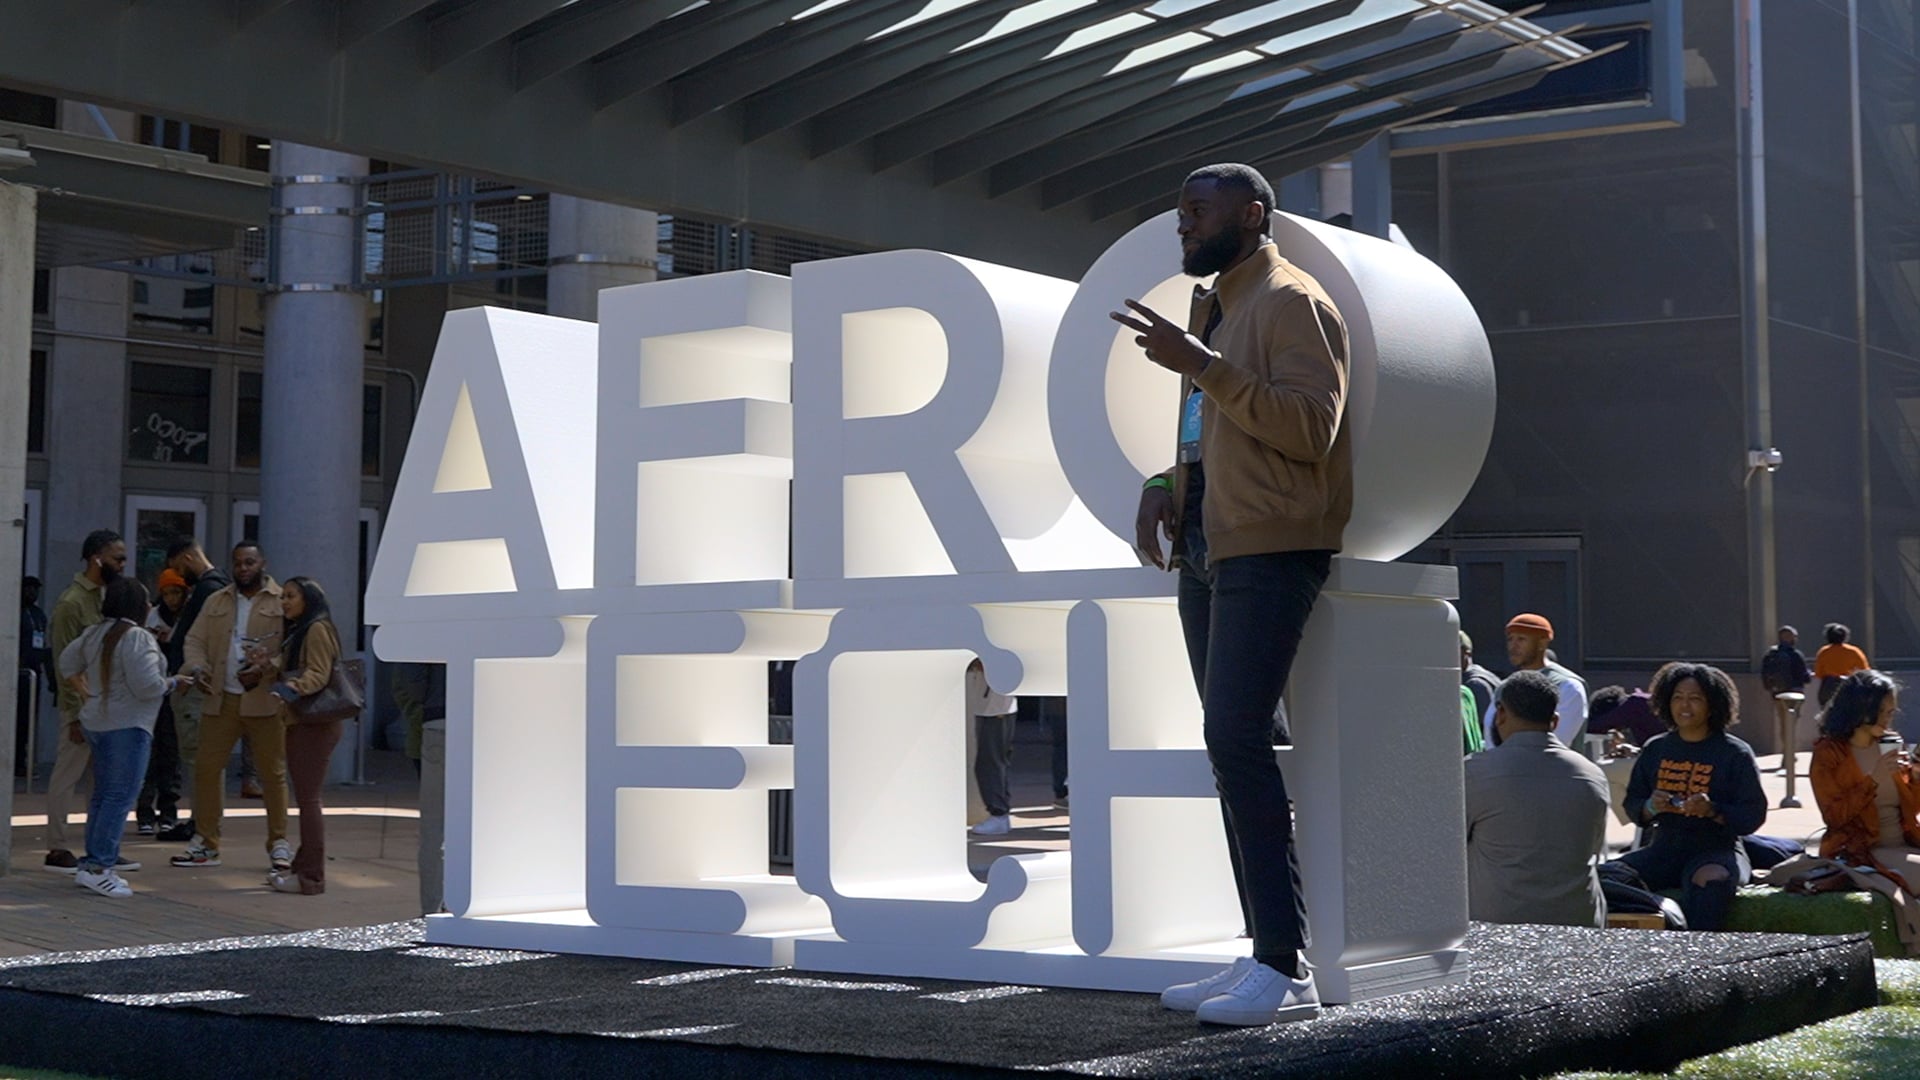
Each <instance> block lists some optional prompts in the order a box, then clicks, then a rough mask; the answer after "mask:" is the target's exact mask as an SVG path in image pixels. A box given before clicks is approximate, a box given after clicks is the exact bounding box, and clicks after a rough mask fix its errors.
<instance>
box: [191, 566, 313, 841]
mask: <svg viewBox="0 0 1920 1080" xmlns="http://www.w3.org/2000/svg"><path fill="white" fill-rule="evenodd" d="M266 571H267V558H266V555H265V554H264V553H263V552H261V550H260V545H259V544H256V543H254V542H253V541H251V540H243V541H241V542H240V543H239V544H236V545H235V546H234V549H233V584H231V585H229V586H227V587H226V588H224V589H221V590H220V591H219V592H216V593H214V594H213V595H212V596H209V597H207V602H206V605H205V606H204V607H202V608H201V609H200V617H199V618H197V619H195V620H194V622H193V628H192V629H191V630H189V631H188V632H187V643H186V651H185V659H184V662H183V664H182V667H181V670H182V672H183V673H190V674H193V675H195V676H198V677H199V678H200V680H201V683H200V685H201V686H202V688H203V689H204V692H205V693H206V695H207V700H206V712H205V713H204V715H202V716H201V718H200V746H199V748H198V750H196V751H195V754H194V772H193V820H194V825H195V827H196V828H197V829H198V831H199V835H198V836H196V837H194V839H193V841H192V842H191V843H189V844H188V845H187V850H186V851H184V852H182V853H181V854H179V855H175V856H174V857H173V859H172V860H171V861H172V863H173V865H175V866H184V867H203V866H219V865H220V818H221V814H222V813H223V812H224V809H225V802H224V800H225V796H226V784H225V776H224V770H225V768H226V764H227V758H228V757H229V756H231V755H232V753H233V744H234V743H235V742H237V741H239V739H240V736H241V734H242V733H243V732H244V733H245V734H246V736H247V739H248V740H249V741H250V742H252V743H253V755H254V763H255V766H256V767H257V768H258V769H259V771H260V783H261V786H262V787H263V788H265V789H266V803H267V854H268V857H269V859H270V860H271V861H272V864H273V869H275V870H285V869H287V868H288V867H290V866H292V865H293V852H292V850H291V849H290V848H289V847H288V845H287V735H286V725H285V722H284V721H283V720H282V719H281V716H280V710H281V704H280V700H279V699H278V698H276V697H274V696H273V693H272V689H273V681H274V676H275V674H276V669H277V667H278V663H279V662H278V659H277V658H278V656H279V655H280V632H281V629H282V626H283V616H282V613H281V610H280V586H279V585H278V584H277V583H276V582H275V581H274V580H273V579H272V578H270V577H268V576H267V572H266Z"/></svg>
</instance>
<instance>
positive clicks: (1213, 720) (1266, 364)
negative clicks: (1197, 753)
mask: <svg viewBox="0 0 1920 1080" xmlns="http://www.w3.org/2000/svg"><path fill="white" fill-rule="evenodd" d="M1273 206H1274V199H1273V188H1272V187H1271V186H1270V185H1269V184H1268V183H1267V181H1266V179H1265V178H1264V177H1262V176H1261V175H1260V174H1259V173H1258V172H1257V171H1255V170H1254V169H1252V168H1249V167H1248V166H1245V165H1238V164H1221V165H1210V166H1207V167H1206V168H1203V169H1198V170H1195V171H1194V172H1193V173H1192V174H1191V175H1190V176H1188V177H1187V182H1186V185H1185V186H1184V187H1183V188H1182V189H1181V193H1180V205H1179V214H1178V217H1179V236H1180V248H1181V268H1182V269H1183V270H1185V271H1186V272H1187V274H1189V275H1191V276H1193V277H1197V278H1198V277H1207V276H1213V285H1212V287H1211V288H1207V289H1202V290H1199V291H1198V292H1197V294H1196V295H1195V297H1194V302H1193V307H1192V310H1191V312H1190V313H1189V319H1188V322H1187V323H1186V325H1184V326H1182V325H1181V324H1180V323H1178V322H1175V321H1173V320H1171V319H1167V318H1165V317H1163V316H1161V315H1160V314H1159V313H1158V312H1155V311H1153V310H1152V309H1150V308H1148V307H1147V306H1146V305H1144V304H1141V303H1139V302H1138V301H1134V300H1128V301H1127V305H1128V307H1129V308H1131V309H1132V314H1125V313H1120V312H1115V313H1114V316H1113V318H1114V319H1115V321H1117V322H1119V323H1120V324H1122V325H1124V326H1126V327H1128V328H1130V329H1132V330H1134V331H1137V332H1138V334H1139V336H1138V337H1136V338H1135V339H1134V340H1135V342H1136V343H1138V344H1139V345H1140V347H1141V348H1142V349H1144V350H1145V352H1146V354H1147V359H1149V360H1151V361H1153V362H1154V363H1156V364H1159V365H1160V366H1162V367H1164V368H1167V369H1168V370H1170V371H1173V372H1175V373H1177V374H1179V375H1180V376H1181V381H1182V387H1181V389H1182V403H1181V423H1180V438H1179V443H1178V453H1177V458H1176V460H1177V461H1178V464H1177V465H1176V466H1175V467H1174V468H1173V469H1171V470H1169V471H1168V472H1166V473H1164V474H1162V475H1160V476H1156V477H1153V478H1152V479H1150V480H1148V481H1147V484H1146V487H1145V488H1144V489H1143V490H1142V492H1141V497H1140V511H1139V516H1138V518H1137V520H1136V522H1135V527H1136V530H1137V533H1138V535H1137V537H1136V543H1137V544H1138V546H1139V548H1140V554H1141V557H1142V558H1143V559H1145V560H1146V561H1149V562H1151V563H1153V564H1154V565H1156V566H1163V567H1165V566H1169V560H1168V559H1167V557H1166V556H1165V555H1163V554H1162V552H1161V549H1160V534H1161V533H1162V532H1164V533H1165V534H1166V535H1167V536H1168V537H1169V538H1170V539H1172V541H1173V559H1172V561H1171V562H1172V566H1173V567H1176V568H1177V569H1178V570H1179V572H1180V584H1179V607H1180V623H1181V627H1182V629H1183V630H1184V631H1185V635H1186V645H1187V656H1188V660H1189V662H1190V664H1191V666H1192V668H1193V676H1194V684H1195V685H1196V686H1197V687H1198V688H1199V690H1200V697H1201V706H1202V711H1203V713H1204V717H1205V719H1204V723H1205V734H1206V743H1207V758H1208V760H1209V761H1210V762H1211V763H1212V765H1213V775H1214V779H1215V781H1216V782H1217V783H1218V785H1219V788H1220V802H1221V808H1222V811H1223V813H1224V815H1225V818H1226V825H1227V848H1228V854H1229V856H1230V857H1231V858H1232V861H1233V870H1234V878H1235V880H1236V881H1237V882H1238V883H1239V886H1240V894H1241V909H1242V911H1243V912H1244V913H1245V915H1246V916H1247V924H1248V929H1249V930H1250V931H1251V932H1252V936H1253V956H1252V957H1250V958H1247V959H1244V960H1242V961H1241V962H1239V963H1236V964H1235V965H1233V966H1232V967H1229V968H1227V969H1226V970H1224V971H1222V972H1220V973H1219V974H1217V975H1214V976H1211V977H1209V978H1206V979H1202V980H1200V981H1198V982H1194V983H1182V984H1181V985H1179V986H1175V987H1171V988H1169V989H1168V990H1167V991H1166V992H1165V993H1164V994H1162V995H1161V999H1160V1000H1161V1003H1162V1004H1163V1005H1165V1006H1166V1007H1167V1008H1170V1009H1178V1010H1182V1011H1192V1012H1194V1013H1196V1014H1197V1015H1198V1017H1199V1018H1200V1020H1201V1021H1202V1022H1205V1023H1215V1024H1236V1025H1246V1026H1252V1025H1260V1024H1270V1023H1273V1022H1275V1021H1276V1020H1303V1019H1307V1018H1310V1017H1313V1016H1317V1015H1319V1012H1320V1001H1319V994H1318V991H1317V990H1316V989H1315V987H1314V984H1313V973H1312V972H1311V971H1310V970H1309V969H1308V968H1307V967H1306V963H1305V960H1304V959H1303V958H1302V957H1301V955H1300V953H1301V951H1302V950H1303V949H1305V948H1306V945H1307V924H1306V914H1305V912H1304V910H1303V909H1302V903H1301V896H1300V882H1299V864H1298V862H1297V860H1296V859H1295V856H1294V849H1293V823H1292V818H1291V814H1290V813H1289V804H1288V799H1287V787H1286V783H1285V781H1284V780H1283V779H1282V778H1281V776H1280V769H1279V766H1278V765H1277V764H1276V763H1275V761H1274V756H1273V715H1274V709H1275V707H1276V706H1277V705H1278V703H1279V701H1280V696H1281V693H1282V691H1284V690H1285V689H1286V685H1287V675H1288V673H1289V670H1290V669H1291V668H1292V666H1293V660H1294V656H1295V654H1296V653H1297V652H1298V650H1299V648H1300V638H1301V634H1302V632H1303V630H1304V629H1305V627H1306V624H1307V617H1308V615H1309V614H1310V613H1311V612H1312V610H1313V605H1314V601H1315V600H1316V599H1317V598H1318V597H1319V595H1320V589H1321V587H1322V586H1323V585H1325V584H1326V581H1327V576H1328V573H1329V571H1330V568H1331V565H1332V558H1333V556H1334V554H1335V553H1337V552H1338V551H1339V550H1340V545H1341V543H1342V541H1343V539H1344V533H1345V529H1346V524H1347V520H1348V518H1350V517H1351V516H1352V511H1353V455H1352V448H1351V445H1350V439H1351V436H1350V434H1349V431H1348V426H1347V425H1346V424H1345V423H1344V422H1343V421H1344V418H1345V412H1346V400H1347V377H1348V370H1347V330H1346V324H1345V323H1344V322H1342V321H1341V318H1340V313H1339V312H1338V311H1337V310H1336V309H1335V307H1334V305H1333V301H1332V299H1331V298H1330V297H1329V296H1328V295H1327V292H1326V290H1325V289H1324V288H1322V287H1321V285H1320V283H1319V282H1317V281H1315V280H1314V279H1313V278H1312V277H1311V276H1309V275H1308V274H1306V273H1305V272H1304V271H1302V270H1301V269H1300V268H1299V267H1297V266H1295V265H1293V264H1292V263H1290V262H1288V261H1287V260H1286V259H1285V258H1283V257H1282V256H1281V253H1280V251H1279V249H1278V248H1277V247H1276V246H1275V245H1274V242H1273V239H1272V237H1271V235H1270V234H1269V226H1270V223H1271V220H1270V219H1271V217H1272V214H1273ZM1325 719H1328V720H1331V719H1332V718H1331V717H1328V718H1325Z"/></svg>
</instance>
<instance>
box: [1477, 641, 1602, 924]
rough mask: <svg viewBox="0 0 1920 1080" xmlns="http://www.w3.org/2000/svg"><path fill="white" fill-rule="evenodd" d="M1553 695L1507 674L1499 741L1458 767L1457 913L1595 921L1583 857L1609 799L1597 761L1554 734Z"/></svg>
mask: <svg viewBox="0 0 1920 1080" xmlns="http://www.w3.org/2000/svg"><path fill="white" fill-rule="evenodd" d="M1559 700H1560V692H1559V689H1558V688H1557V687H1556V686H1555V684H1554V681H1553V680H1552V679H1551V678H1550V677H1549V676H1548V675H1546V674H1545V673H1544V672H1540V671H1516V672H1514V673H1513V674H1512V675H1510V676H1508V677H1507V681H1506V682H1503V683H1501V684H1500V689H1499V691H1498V692H1497V693H1496V694H1495V696H1494V699H1493V713H1494V723H1495V725H1497V730H1498V731H1499V733H1500V745H1499V746H1497V747H1494V748H1493V749H1490V750H1488V751H1486V752H1485V753H1480V754H1475V755H1473V756H1472V757H1470V758H1468V759H1467V761H1466V770H1467V914H1468V916H1469V917H1470V918H1473V919H1477V920H1479V921H1481V922H1496V923H1550V924H1554V925H1559V926H1593V927H1602V926H1605V925H1606V921H1607V906H1606V900H1605V899H1604V898H1603V897H1602V895H1601V892H1600V879H1599V878H1598V877H1597V876H1596V875H1595V874H1594V870H1593V861H1592V860H1593V856H1594V855H1595V854H1596V853H1598V852H1599V851H1600V850H1601V847H1602V846H1603V845H1604V844H1605V843H1606V839H1607V810H1608V807H1609V806H1610V805H1611V803H1612V799H1611V797H1610V796H1609V794H1608V789H1607V777H1606V774H1605V773H1602V772H1601V771H1600V767H1599V766H1597V765H1595V764H1594V763H1593V762H1591V761H1588V760H1587V759H1586V758H1585V757H1584V756H1582V755H1580V754H1577V753H1575V752H1574V751H1572V750H1569V749H1568V748H1567V747H1566V745H1565V744H1563V743H1562V742H1561V741H1560V740H1559V739H1558V738H1556V737H1555V736H1554V733H1553V729H1554V724H1555V722H1556V719H1557V718H1556V716H1555V714H1554V707H1555V706H1556V705H1557V704H1558V703H1559Z"/></svg>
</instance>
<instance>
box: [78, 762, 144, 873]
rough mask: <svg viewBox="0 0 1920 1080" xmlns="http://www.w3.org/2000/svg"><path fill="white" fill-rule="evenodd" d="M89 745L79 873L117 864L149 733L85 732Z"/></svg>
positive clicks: (142, 776) (141, 769)
mask: <svg viewBox="0 0 1920 1080" xmlns="http://www.w3.org/2000/svg"><path fill="white" fill-rule="evenodd" d="M86 736H87V742H88V743H90V744H92V746H93V797H92V798H90V799H88V800H87V854H86V856H85V857H84V858H82V859H81V860H80V868H81V869H83V870H95V871H98V870H106V869H111V868H112V867H113V865H114V864H115V863H118V862H119V861H120V834H121V833H123V832H125V831H126V829H127V811H129V810H131V809H133V801H134V799H135V798H137V797H138V796H139V794H140V784H141V781H143V780H145V779H146V777H147V754H148V752H149V751H150V750H151V749H152V748H153V733H152V732H150V731H146V730H143V729H141V728H116V729H115V730H113V731H88V732H86Z"/></svg>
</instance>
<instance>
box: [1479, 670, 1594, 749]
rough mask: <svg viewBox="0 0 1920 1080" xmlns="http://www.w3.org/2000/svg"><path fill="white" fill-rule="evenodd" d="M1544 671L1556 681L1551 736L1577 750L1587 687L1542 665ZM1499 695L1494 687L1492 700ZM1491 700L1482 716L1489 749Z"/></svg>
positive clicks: (1584, 729)
mask: <svg viewBox="0 0 1920 1080" xmlns="http://www.w3.org/2000/svg"><path fill="white" fill-rule="evenodd" d="M1545 673H1546V675H1547V677H1548V678H1551V679H1553V680H1554V681H1555V682H1557V683H1558V684H1559V686H1558V687H1557V689H1558V690H1559V691H1560V704H1559V706H1558V707H1557V708H1555V709H1554V710H1553V713H1554V717H1555V719H1556V720H1557V721H1558V722H1557V723H1555V724H1554V727H1553V734H1554V737H1555V738H1557V739H1559V740H1560V741H1561V743H1563V744H1564V745H1565V746H1566V747H1567V748H1568V749H1569V750H1572V751H1573V752H1575V753H1580V752H1581V750H1580V737H1581V736H1582V735H1585V734H1586V733H1587V689H1586V687H1585V686H1583V685H1582V684H1581V682H1580V680H1579V679H1576V678H1569V677H1568V676H1566V675H1564V674H1562V673H1560V672H1558V671H1554V670H1553V669H1551V668H1548V669H1545ZM1499 697H1500V695H1499V692H1498V691H1497V690H1496V691H1495V692H1494V701H1498V700H1499ZM1494 701H1490V702H1488V703H1487V712H1486V715H1485V716H1484V717H1483V720H1484V722H1485V724H1486V732H1485V734H1486V739H1487V749H1489V750H1491V749H1493V706H1494Z"/></svg>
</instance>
